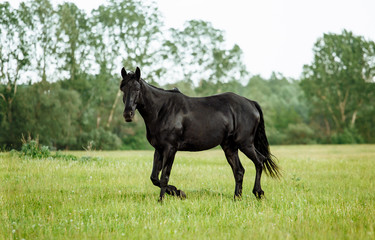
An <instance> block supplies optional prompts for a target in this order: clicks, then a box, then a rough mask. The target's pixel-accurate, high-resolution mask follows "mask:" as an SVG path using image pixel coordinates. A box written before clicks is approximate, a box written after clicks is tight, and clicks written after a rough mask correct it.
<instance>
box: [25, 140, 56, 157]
mask: <svg viewBox="0 0 375 240" xmlns="http://www.w3.org/2000/svg"><path fill="white" fill-rule="evenodd" d="M22 142H23V144H22V148H21V151H20V155H21V156H24V157H31V158H47V157H49V156H51V152H50V151H49V149H48V147H47V146H42V147H40V146H39V142H38V140H31V139H30V138H29V140H27V141H26V140H24V139H23V140H22Z"/></svg>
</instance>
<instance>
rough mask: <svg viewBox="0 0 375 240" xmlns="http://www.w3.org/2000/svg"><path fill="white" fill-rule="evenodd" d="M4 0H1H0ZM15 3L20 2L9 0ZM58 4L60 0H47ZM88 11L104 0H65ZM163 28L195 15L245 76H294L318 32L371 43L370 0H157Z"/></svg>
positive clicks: (373, 1) (374, 29)
mask: <svg viewBox="0 0 375 240" xmlns="http://www.w3.org/2000/svg"><path fill="white" fill-rule="evenodd" d="M0 2H4V0H0ZM10 2H11V4H12V5H13V6H15V7H17V6H18V3H19V2H21V0H10ZM52 2H54V3H61V2H63V0H52ZM71 2H74V3H75V4H76V5H77V6H78V7H79V8H81V9H85V10H86V11H87V12H90V11H91V9H93V8H96V7H98V6H99V5H100V4H103V3H105V2H106V1H105V0H81V1H78V0H71ZM156 2H157V3H158V5H159V9H160V11H161V12H162V14H163V16H164V22H165V25H166V27H174V28H180V27H182V26H183V23H184V22H185V21H188V20H191V19H201V20H205V21H210V22H212V24H213V26H214V27H215V28H218V29H222V30H224V31H225V37H226V39H227V41H228V43H229V46H232V45H233V44H234V43H236V44H238V45H239V46H240V47H241V49H242V50H243V52H244V61H245V64H246V66H247V68H248V70H249V71H250V73H251V74H260V75H262V76H263V77H266V78H268V77H269V76H270V74H271V73H272V72H273V71H275V72H280V73H282V74H284V75H285V76H287V77H293V78H299V77H300V74H301V72H302V67H303V65H304V64H309V63H311V61H312V58H313V53H312V48H313V45H314V43H315V42H316V40H317V39H318V37H321V36H322V35H323V33H328V32H331V33H341V31H342V30H343V29H347V30H349V31H352V32H353V33H354V34H356V35H361V36H364V37H365V38H366V39H367V40H373V41H375V0H231V1H224V0H159V1H156Z"/></svg>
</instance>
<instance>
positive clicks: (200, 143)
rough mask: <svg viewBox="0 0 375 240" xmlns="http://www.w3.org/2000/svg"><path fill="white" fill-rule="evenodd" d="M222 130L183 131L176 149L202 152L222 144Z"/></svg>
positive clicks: (197, 129) (198, 129)
mask: <svg viewBox="0 0 375 240" xmlns="http://www.w3.org/2000/svg"><path fill="white" fill-rule="evenodd" d="M223 138H224V131H223V129H220V130H219V129H210V128H205V129H203V128H195V129H194V128H189V129H185V131H184V133H183V136H182V138H181V141H180V144H179V147H178V149H179V150H182V151H202V150H207V149H210V148H214V147H216V146H217V145H219V144H220V143H222V141H223Z"/></svg>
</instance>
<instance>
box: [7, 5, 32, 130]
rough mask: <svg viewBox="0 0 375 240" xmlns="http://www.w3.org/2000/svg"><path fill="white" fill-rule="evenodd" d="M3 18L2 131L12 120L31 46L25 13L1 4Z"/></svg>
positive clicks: (28, 63)
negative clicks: (19, 85)
mask: <svg viewBox="0 0 375 240" xmlns="http://www.w3.org/2000/svg"><path fill="white" fill-rule="evenodd" d="M0 16H1V17H0V84H1V86H0V107H1V109H0V124H1V128H2V131H7V130H9V126H8V124H10V123H11V122H12V121H13V116H12V104H13V101H14V99H15V98H16V95H17V84H18V81H19V80H20V78H21V73H23V72H25V71H26V70H27V68H28V67H29V66H30V55H29V52H30V48H31V44H30V42H29V41H28V39H29V33H30V31H29V29H28V28H27V24H25V21H27V15H25V13H24V12H22V11H19V10H17V9H13V8H12V7H11V6H10V4H9V3H8V2H5V3H1V4H0ZM2 134H5V135H6V133H2Z"/></svg>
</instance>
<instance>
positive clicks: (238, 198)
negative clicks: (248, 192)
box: [233, 195, 242, 201]
mask: <svg viewBox="0 0 375 240" xmlns="http://www.w3.org/2000/svg"><path fill="white" fill-rule="evenodd" d="M233 200H234V201H241V200H242V196H241V195H234V197H233Z"/></svg>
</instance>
